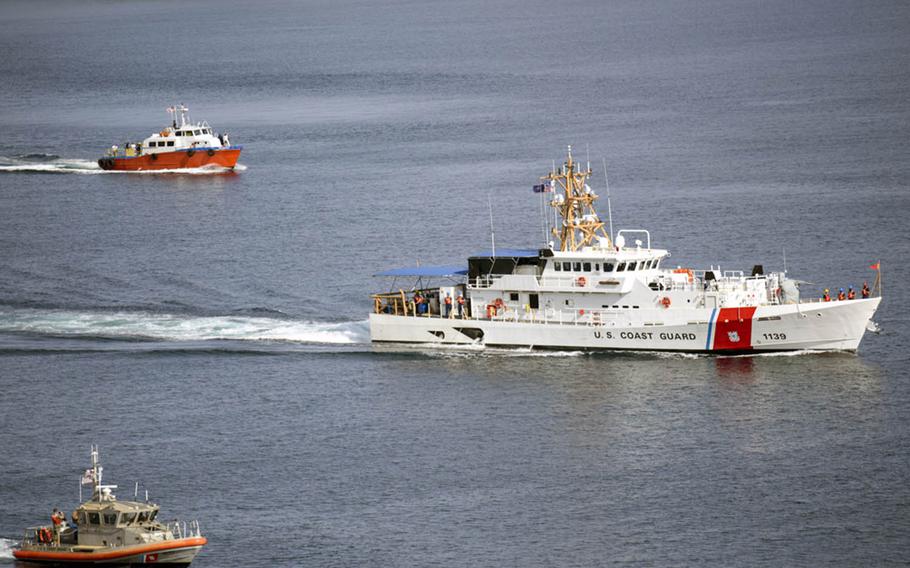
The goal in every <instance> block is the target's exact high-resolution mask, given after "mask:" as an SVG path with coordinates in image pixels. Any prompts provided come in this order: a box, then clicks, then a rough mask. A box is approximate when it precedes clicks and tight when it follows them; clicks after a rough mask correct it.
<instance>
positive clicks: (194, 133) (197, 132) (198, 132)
mask: <svg viewBox="0 0 910 568" xmlns="http://www.w3.org/2000/svg"><path fill="white" fill-rule="evenodd" d="M200 134H202V132H200V131H198V130H194V131H193V136H199V135H200Z"/></svg>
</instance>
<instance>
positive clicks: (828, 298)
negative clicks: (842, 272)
mask: <svg viewBox="0 0 910 568" xmlns="http://www.w3.org/2000/svg"><path fill="white" fill-rule="evenodd" d="M830 301H831V294H830V293H829V292H828V289H827V288H825V294H824V295H823V296H822V302H830Z"/></svg>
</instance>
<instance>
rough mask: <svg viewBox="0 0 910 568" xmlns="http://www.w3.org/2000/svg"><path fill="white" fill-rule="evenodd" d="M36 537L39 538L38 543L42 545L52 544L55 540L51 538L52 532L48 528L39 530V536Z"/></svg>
mask: <svg viewBox="0 0 910 568" xmlns="http://www.w3.org/2000/svg"><path fill="white" fill-rule="evenodd" d="M36 536H37V537H38V542H42V543H50V542H51V540H53V537H52V536H51V531H50V529H49V528H47V527H41V528H40V529H38V534H37V535H36Z"/></svg>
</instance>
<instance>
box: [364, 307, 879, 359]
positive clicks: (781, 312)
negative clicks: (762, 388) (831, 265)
mask: <svg viewBox="0 0 910 568" xmlns="http://www.w3.org/2000/svg"><path fill="white" fill-rule="evenodd" d="M880 301H881V298H868V299H863V300H851V301H843V302H827V303H821V302H812V303H805V304H785V305H773V306H760V307H758V308H755V307H748V308H746V307H743V308H721V309H684V308H679V309H668V310H663V311H661V310H659V309H658V310H635V311H629V310H626V311H617V312H604V313H599V314H589V315H588V316H587V317H585V318H579V319H577V320H575V321H566V322H559V321H552V320H551V321H546V322H543V321H540V320H534V319H532V318H530V317H529V316H527V315H525V314H522V315H519V314H516V315H515V316H514V317H513V318H512V319H506V318H499V319H497V318H494V319H451V318H440V317H424V316H398V315H390V314H376V313H374V314H370V338H371V339H372V341H373V342H375V343H410V344H437V345H463V346H470V345H483V346H486V347H506V348H516V347H523V348H528V347H530V348H540V349H567V350H625V351H678V352H692V353H713V354H739V353H758V352H769V351H800V350H818V351H856V349H857V348H858V347H859V344H860V341H861V340H862V338H863V335H864V333H865V331H866V326H867V324H868V322H869V321H870V319H871V318H872V316H873V315H874V314H875V311H876V309H878V305H879V303H880ZM523 316H525V317H523ZM592 316H594V317H592Z"/></svg>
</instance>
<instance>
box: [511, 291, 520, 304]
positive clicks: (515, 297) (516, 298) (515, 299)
mask: <svg viewBox="0 0 910 568" xmlns="http://www.w3.org/2000/svg"><path fill="white" fill-rule="evenodd" d="M509 300H511V301H513V302H517V301H518V293H517V292H511V293H509Z"/></svg>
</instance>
